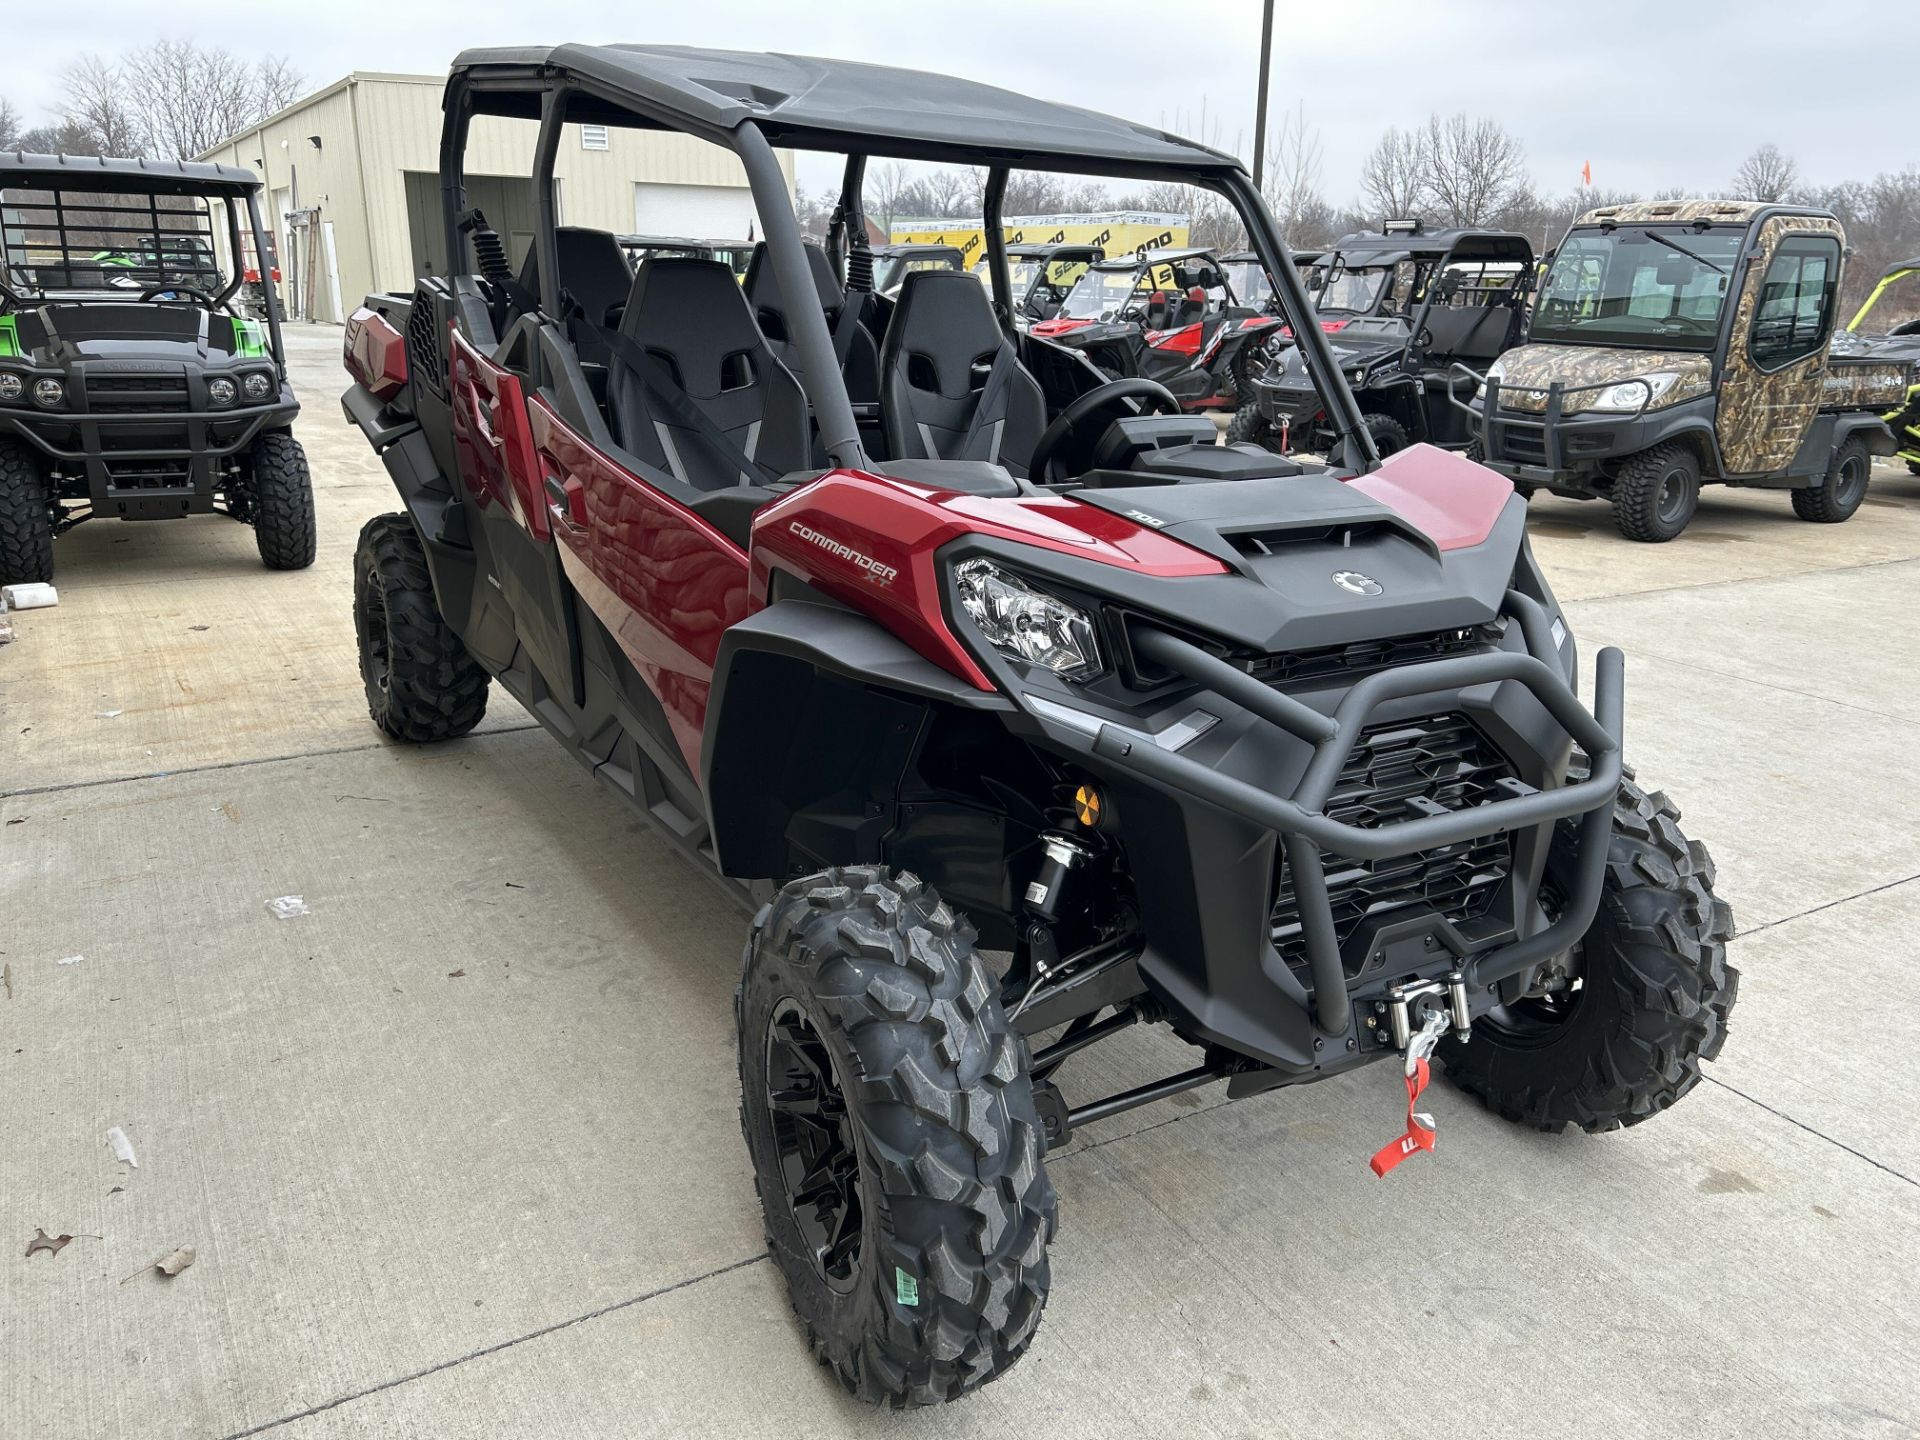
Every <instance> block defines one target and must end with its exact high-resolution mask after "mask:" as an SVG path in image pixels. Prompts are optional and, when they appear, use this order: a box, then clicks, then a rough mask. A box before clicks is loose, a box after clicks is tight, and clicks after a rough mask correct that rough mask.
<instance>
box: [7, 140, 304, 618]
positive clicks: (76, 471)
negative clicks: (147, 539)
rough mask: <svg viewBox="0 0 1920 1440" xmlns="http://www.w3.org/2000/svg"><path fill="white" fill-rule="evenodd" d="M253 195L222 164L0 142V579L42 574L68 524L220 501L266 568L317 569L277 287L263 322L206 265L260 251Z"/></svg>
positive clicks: (235, 277)
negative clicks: (49, 151)
mask: <svg viewBox="0 0 1920 1440" xmlns="http://www.w3.org/2000/svg"><path fill="white" fill-rule="evenodd" d="M259 190H260V185H259V182H258V181H256V180H255V179H254V177H253V176H252V175H251V174H250V173H249V172H247V171H245V170H239V169H235V168H233V167H232V166H226V165H202V164H190V163H185V162H179V161H165V160H98V159H81V158H78V157H74V156H64V155H63V156H54V155H26V154H19V153H15V154H10V155H9V154H0V580H3V581H9V582H11V581H17V580H50V579H52V578H53V541H54V537H55V536H56V535H58V534H60V533H61V532H63V531H65V530H69V529H71V528H72V527H73V526H75V525H78V524H79V523H80V522H81V521H83V520H89V519H100V518H103V517H104V518H110V519H119V520H165V519H172V518H175V517H177V516H182V515H198V514H204V513H207V512H210V511H213V510H215V509H216V508H217V509H222V510H224V511H225V512H226V513H227V514H229V515H231V516H233V517H234V518H235V519H236V520H243V521H246V522H247V523H248V524H251V525H252V526H253V527H254V535H255V538H256V539H257V540H258V542H259V546H260V558H261V559H262V560H264V561H265V562H266V563H267V565H268V567H269V568H271V569H275V570H296V569H299V568H301V567H302V566H306V565H311V564H312V563H313V556H314V521H313V492H312V488H311V484H310V482H309V479H308V475H307V460H306V456H305V454H304V453H303V452H302V450H301V448H300V442H299V441H297V440H295V439H294V438H293V434H292V425H293V417H294V416H295V415H296V414H298V413H299V409H300V407H299V404H298V403H297V402H296V401H295V400H294V398H293V390H292V388H291V387H290V386H289V385H288V383H287V368H286V362H285V352H284V351H283V350H282V348H281V343H280V316H279V312H278V310H277V308H276V307H275V305H274V303H273V298H272V295H273V291H272V287H271V286H269V287H267V288H266V290H265V291H264V296H265V300H266V321H265V323H264V324H262V323H261V322H260V321H258V320H254V319H251V318H249V317H248V316H247V315H245V314H244V313H243V312H242V307H241V306H240V305H238V304H237V303H236V302H235V297H236V295H237V294H238V293H239V291H240V287H241V284H242V276H241V274H240V273H239V267H237V266H235V265H233V264H232V263H231V261H230V260H229V261H228V262H227V263H226V265H225V268H224V269H223V268H222V265H221V262H219V261H218V260H216V259H215V255H216V251H215V249H214V246H215V245H216V243H217V244H219V245H222V246H224V253H225V255H226V256H228V257H232V256H237V255H243V254H246V253H252V254H255V255H264V254H271V253H272V247H271V242H270V241H268V240H267V238H266V235H265V229H264V226H263V225H262V223H261V218H260V210H259V204H258V196H259ZM243 237H250V245H246V244H243ZM229 272H231V273H229Z"/></svg>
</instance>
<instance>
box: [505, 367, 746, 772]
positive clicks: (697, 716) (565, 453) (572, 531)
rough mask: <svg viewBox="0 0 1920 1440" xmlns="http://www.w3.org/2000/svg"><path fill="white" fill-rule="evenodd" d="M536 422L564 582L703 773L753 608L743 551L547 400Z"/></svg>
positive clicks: (537, 408) (540, 403)
mask: <svg viewBox="0 0 1920 1440" xmlns="http://www.w3.org/2000/svg"><path fill="white" fill-rule="evenodd" d="M529 413H530V416H531V419H532V430H533V440H534V447H535V452H536V454H537V456H538V458H539V462H540V465H541V468H542V473H543V475H544V476H545V477H547V483H546V486H545V488H546V495H547V503H548V516H549V519H550V520H551V522H552V526H553V532H554V534H555V535H556V536H557V537H558V538H559V541H560V544H559V550H560V555H561V561H562V564H563V565H564V567H565V569H566V574H567V576H568V578H569V579H570V580H571V581H572V583H573V585H574V588H575V589H576V590H577V591H578V592H579V594H580V598H581V599H582V600H584V601H585V602H586V603H587V606H588V608H589V609H591V610H592V611H593V613H594V614H595V615H597V616H599V618H600V621H601V623H602V624H604V625H605V626H606V627H607V630H608V632H609V633H610V634H612V636H613V637H614V639H615V640H616V641H617V642H618V644H619V646H620V648H621V650H622V651H623V652H624V653H625V654H626V656H627V658H628V659H629V660H630V661H632V662H633V664H634V667H635V668H636V669H638V670H639V672H640V674H641V676H642V677H643V678H644V679H645V680H646V682H647V684H648V685H649V686H650V687H651V688H652V690H653V692H654V694H655V695H657V696H658V697H659V699H660V705H661V708H662V709H663V710H664V711H665V713H666V717H667V723H668V725H669V727H670V728H671V729H672V732H673V739H674V742H675V743H676V744H677V745H678V746H679V749H680V753H681V755H682V756H684V757H685V760H686V764H687V770H688V772H689V773H690V774H693V775H698V774H699V773H700V739H701V731H702V730H703V728H704V727H705V725H706V720H707V696H708V693H709V691H710V690H711V689H712V682H713V664H714V659H715V657H716V656H717V655H718V654H719V652H720V637H721V635H723V634H724V633H725V632H726V630H727V628H728V627H729V626H731V625H733V624H736V623H737V622H738V621H740V620H742V619H744V618H746V616H747V615H748V614H749V613H751V611H752V609H753V608H754V607H753V603H752V599H751V596H750V595H749V593H748V590H747V557H746V552H744V551H743V550H741V549H740V547H739V546H737V545H735V544H734V543H733V542H732V541H731V540H728V539H727V538H726V537H725V536H724V535H722V534H720V532H719V531H717V530H715V529H714V528H713V527H712V526H710V525H708V524H707V523H706V521H704V520H702V519H701V518H700V517H699V516H698V515H696V514H694V513H693V511H691V510H689V509H687V508H686V507H685V506H684V505H682V504H680V502H678V501H677V500H675V499H673V498H672V497H671V496H670V495H668V494H666V493H665V492H664V491H662V490H660V489H659V488H657V487H655V486H653V485H651V484H649V483H648V482H647V481H646V480H644V479H643V478H641V477H640V476H639V475H636V474H634V473H633V472H632V471H631V470H628V469H627V468H625V467H624V466H623V465H621V464H620V463H619V462H617V461H616V460H614V459H612V458H611V457H609V456H607V455H604V454H602V453H601V452H600V451H598V450H596V449H595V448H594V447H593V446H592V445H591V444H590V443H588V441H587V440H586V439H585V438H584V437H582V436H580V435H579V434H577V433H576V432H574V431H573V430H572V429H570V428H569V427H568V426H567V425H566V423H565V422H564V421H562V420H561V419H560V417H559V415H558V414H556V413H555V411H554V410H553V409H552V407H551V406H550V405H549V404H548V403H547V401H546V400H545V399H544V398H543V397H536V398H535V399H534V402H533V405H532V407H531V409H530V412H529Z"/></svg>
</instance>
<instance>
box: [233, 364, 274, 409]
mask: <svg viewBox="0 0 1920 1440" xmlns="http://www.w3.org/2000/svg"><path fill="white" fill-rule="evenodd" d="M240 388H241V390H242V391H244V392H245V394H246V397H247V399H249V400H251V401H253V403H254V404H256V405H258V404H260V403H261V402H262V401H264V400H266V399H267V398H268V397H269V396H271V395H272V394H273V377H272V376H271V375H269V374H267V372H266V371H264V370H250V371H248V372H247V375H246V378H245V379H243V380H242V381H241V382H240Z"/></svg>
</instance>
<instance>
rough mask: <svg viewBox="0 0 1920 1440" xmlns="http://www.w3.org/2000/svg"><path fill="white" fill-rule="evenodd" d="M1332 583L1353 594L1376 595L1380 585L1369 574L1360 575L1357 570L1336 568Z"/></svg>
mask: <svg viewBox="0 0 1920 1440" xmlns="http://www.w3.org/2000/svg"><path fill="white" fill-rule="evenodd" d="M1333 583H1334V584H1336V585H1338V586H1339V587H1340V588H1341V589H1342V590H1345V591H1347V592H1348V593H1350V594H1353V595H1378V594H1380V593H1381V591H1382V589H1383V588H1384V587H1382V585H1381V584H1380V582H1379V581H1378V580H1375V579H1374V578H1373V577H1372V576H1371V575H1362V574H1361V573H1360V572H1359V571H1358V570H1336V571H1334V572H1333Z"/></svg>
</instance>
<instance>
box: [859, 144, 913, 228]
mask: <svg viewBox="0 0 1920 1440" xmlns="http://www.w3.org/2000/svg"><path fill="white" fill-rule="evenodd" d="M911 183H912V182H911V181H910V180H909V179H908V177H907V167H906V166H905V165H902V164H901V163H900V162H899V161H898V160H888V161H886V162H885V163H884V164H880V165H870V166H868V167H867V174H866V180H865V183H863V184H862V185H861V187H860V199H861V203H862V204H863V205H864V206H865V207H866V211H867V214H868V216H869V217H870V218H871V219H872V220H873V222H874V224H876V225H878V226H879V227H880V228H881V229H882V230H888V231H891V230H892V229H893V220H894V217H895V216H896V215H898V214H900V213H901V212H900V201H901V198H902V197H903V196H904V195H905V194H906V192H907V188H908V186H909V185H910V184H911Z"/></svg>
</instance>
